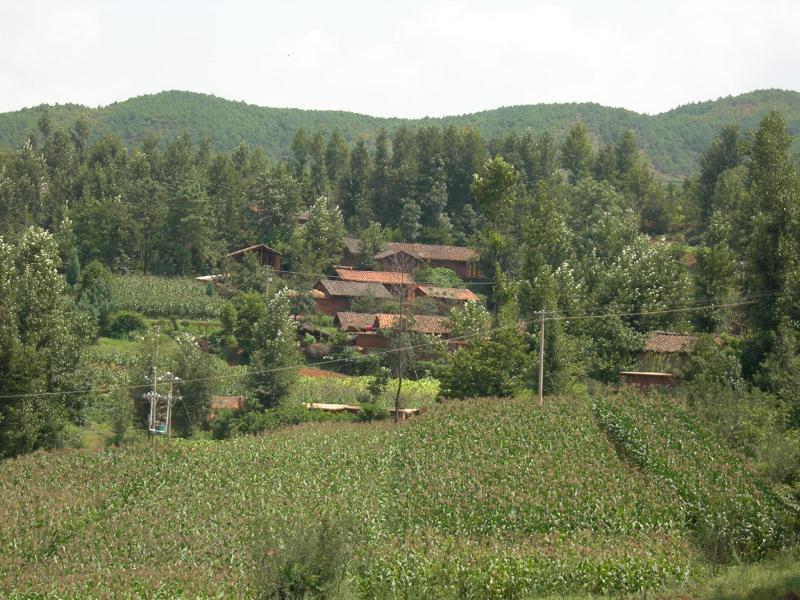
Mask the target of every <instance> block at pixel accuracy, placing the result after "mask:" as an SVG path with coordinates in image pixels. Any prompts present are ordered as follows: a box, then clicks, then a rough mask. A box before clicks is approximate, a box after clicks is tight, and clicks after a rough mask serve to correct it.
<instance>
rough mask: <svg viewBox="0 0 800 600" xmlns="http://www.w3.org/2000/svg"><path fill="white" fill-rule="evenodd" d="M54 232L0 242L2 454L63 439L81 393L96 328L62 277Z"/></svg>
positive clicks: (29, 233)
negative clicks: (80, 371) (84, 358)
mask: <svg viewBox="0 0 800 600" xmlns="http://www.w3.org/2000/svg"><path fill="white" fill-rule="evenodd" d="M59 263H60V261H59V256H58V248H57V245H56V243H55V240H54V239H53V237H52V236H51V235H49V234H48V233H45V232H44V231H42V230H40V229H33V228H31V229H28V230H27V231H26V232H24V233H23V235H22V237H21V238H20V240H19V243H18V244H17V245H16V246H11V245H10V244H7V243H5V242H4V241H3V240H2V238H0V349H1V350H0V396H15V397H8V398H0V456H14V455H17V454H20V453H23V452H30V451H32V450H35V449H36V448H53V447H57V446H59V445H61V443H62V442H63V432H64V426H65V424H66V423H67V422H68V419H69V418H70V417H73V418H77V417H78V415H79V412H80V406H81V400H82V399H81V394H60V392H67V391H71V390H73V389H75V387H76V385H77V383H78V382H77V381H76V378H75V369H76V367H77V365H78V361H79V357H80V349H81V347H82V346H83V345H84V344H85V343H86V342H87V341H88V338H89V335H90V334H91V326H90V323H89V321H88V319H87V318H86V316H85V315H84V314H83V313H82V312H80V311H78V310H77V309H76V307H75V304H74V301H73V300H72V297H71V296H70V294H69V292H68V290H67V287H66V284H65V282H64V279H63V278H62V277H61V276H60V275H58V273H57V270H56V269H57V267H58V266H59Z"/></svg>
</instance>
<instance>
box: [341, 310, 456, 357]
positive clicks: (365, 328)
mask: <svg viewBox="0 0 800 600" xmlns="http://www.w3.org/2000/svg"><path fill="white" fill-rule="evenodd" d="M399 318H400V317H399V316H398V315H392V314H386V313H378V314H374V315H373V314H368V313H353V312H340V313H336V316H335V317H334V319H333V322H334V324H335V325H337V326H338V327H339V329H340V330H341V331H345V332H348V333H352V334H354V345H355V346H356V347H358V348H359V349H361V350H362V351H363V352H368V351H370V350H377V349H382V348H386V347H388V340H387V339H386V337H385V336H384V335H383V333H382V331H384V330H386V329H389V328H391V327H394V326H395V325H397V321H398V319H399ZM410 325H411V331H414V332H417V333H424V334H427V335H435V336H439V337H442V338H444V339H446V338H447V336H448V335H449V334H450V320H449V319H448V318H447V317H439V316H435V315H412V316H411V317H410Z"/></svg>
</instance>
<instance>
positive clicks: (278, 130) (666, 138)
mask: <svg viewBox="0 0 800 600" xmlns="http://www.w3.org/2000/svg"><path fill="white" fill-rule="evenodd" d="M44 110H47V111H49V113H50V115H51V118H52V120H53V122H54V124H55V125H56V126H59V127H67V126H70V125H71V124H72V123H73V122H74V121H75V120H76V119H77V118H78V117H79V116H84V117H86V119H87V121H88V123H89V124H90V125H91V134H92V138H91V140H92V141H95V140H96V139H98V138H99V137H102V136H105V135H113V136H116V137H118V138H119V139H120V140H121V141H122V143H123V145H125V146H127V147H134V146H139V145H141V143H142V142H143V141H144V139H145V138H146V137H147V136H148V135H156V136H158V137H159V138H161V139H162V140H165V141H169V140H171V139H173V138H175V137H177V136H178V135H181V134H182V133H184V132H188V133H189V135H190V137H191V138H192V139H194V140H200V139H203V138H207V139H208V140H209V144H210V146H211V148H212V149H214V150H218V151H226V152H230V151H232V150H234V149H235V148H236V147H238V146H239V144H240V143H242V142H244V143H246V144H248V145H250V146H251V147H253V148H255V147H258V148H262V149H263V150H264V151H265V152H266V153H267V155H268V156H269V157H270V158H272V159H285V158H287V157H288V156H289V152H290V149H291V144H292V140H293V138H294V132H295V131H296V130H297V129H299V128H304V129H306V130H307V131H316V130H318V129H319V130H322V131H323V132H324V133H326V134H330V133H331V132H333V131H334V130H336V129H338V130H340V131H341V133H342V135H343V137H344V138H345V140H346V141H347V143H348V144H353V143H355V141H356V140H357V139H358V138H359V137H364V138H365V139H366V140H367V142H368V143H374V141H375V139H376V138H377V136H378V133H379V132H380V130H381V129H386V130H387V131H388V132H389V133H390V134H392V133H393V132H394V131H395V130H396V129H397V128H399V127H400V126H401V125H404V124H405V125H407V126H410V127H412V128H418V127H422V126H425V125H436V126H438V127H446V126H448V125H454V126H457V127H474V128H476V129H477V131H478V132H479V133H480V134H481V135H482V136H484V137H486V138H498V137H502V136H504V135H506V134H508V133H509V132H511V131H512V130H517V131H519V132H523V131H525V130H527V129H531V130H532V131H533V132H534V134H541V133H542V132H544V131H546V130H547V131H550V132H551V133H552V134H553V136H554V137H555V139H556V141H558V142H560V141H561V140H562V139H563V138H564V137H565V136H566V134H567V132H568V130H569V128H570V126H571V124H572V123H573V122H574V121H576V120H580V121H582V122H583V123H585V124H586V126H587V128H588V130H589V134H590V138H591V140H592V143H593V145H594V146H595V147H596V148H597V147H600V146H602V145H605V144H609V143H613V142H615V141H616V139H617V138H618V137H619V135H620V134H621V133H622V132H623V131H624V130H626V129H631V130H632V131H634V132H635V134H636V138H637V140H638V143H639V145H640V146H641V147H642V148H643V149H644V150H645V151H646V152H647V155H648V157H649V158H650V160H651V163H652V167H653V168H654V169H655V170H656V172H657V173H659V174H660V175H661V176H662V177H666V178H670V177H672V178H675V177H682V176H685V175H688V174H690V173H691V172H693V171H694V170H696V168H697V166H698V160H699V157H700V155H701V153H702V151H703V150H704V149H705V148H706V147H707V146H708V144H709V143H710V142H711V140H712V139H713V137H714V135H715V134H716V132H717V131H718V130H719V129H720V128H721V127H722V126H724V125H728V124H735V125H737V126H739V127H740V128H742V129H752V128H754V127H755V126H756V125H757V124H758V122H759V120H760V119H761V118H762V117H763V116H764V115H765V114H766V113H767V112H768V111H770V110H778V111H780V112H781V113H783V114H784V116H785V118H786V122H787V127H788V129H789V132H790V133H791V134H793V135H796V134H797V133H798V132H800V94H798V93H797V92H790V91H780V90H765V91H755V92H751V93H747V94H742V95H739V96H735V97H727V98H721V99H719V100H714V101H708V102H700V103H695V104H689V105H685V106H681V107H678V108H675V109H674V110H670V111H668V112H665V113H661V114H658V115H653V116H650V115H644V114H638V113H635V112H632V111H629V110H625V109H621V108H608V107H604V106H600V105H598V104H591V103H584V104H549V105H548V104H541V105H534V106H514V107H505V108H499V109H496V110H487V111H483V112H479V113H474V114H468V115H460V116H450V117H443V118H435V119H434V118H425V119H415V120H409V119H396V118H391V119H381V118H375V117H369V116H366V115H359V114H354V113H347V112H336V111H314V110H298V109H288V108H286V109H284V108H262V107H258V106H253V105H249V104H245V103H243V102H232V101H228V100H224V99H222V98H217V97H214V96H208V95H204V94H196V93H190V92H179V91H172V92H163V93H159V94H154V95H148V96H140V97H137V98H132V99H130V100H126V101H124V102H117V103H114V104H111V105H109V106H105V107H99V108H88V107H85V106H79V105H57V106H50V107H48V106H39V107H35V108H30V109H25V110H20V111H16V112H9V113H4V114H0V150H12V149H15V148H17V147H18V146H19V145H20V144H22V143H23V142H24V140H25V139H26V138H27V137H28V136H29V134H30V132H31V131H34V130H35V129H36V122H37V120H38V119H39V116H40V114H41V113H42V112H43V111H44Z"/></svg>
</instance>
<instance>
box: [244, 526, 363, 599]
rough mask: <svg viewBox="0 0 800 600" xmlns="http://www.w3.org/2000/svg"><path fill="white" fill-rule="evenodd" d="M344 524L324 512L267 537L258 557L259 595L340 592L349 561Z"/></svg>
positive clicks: (314, 595) (321, 595) (310, 595)
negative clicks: (314, 520) (312, 519)
mask: <svg viewBox="0 0 800 600" xmlns="http://www.w3.org/2000/svg"><path fill="white" fill-rule="evenodd" d="M344 531H345V528H344V527H342V526H340V525H338V524H336V523H335V522H334V521H333V520H332V519H331V518H330V517H329V516H327V515H323V516H322V517H321V518H320V520H319V521H318V522H315V523H307V524H305V526H303V525H300V526H298V527H287V528H284V529H283V534H282V535H276V536H274V537H273V539H267V540H264V541H265V542H266V543H265V548H264V550H263V551H262V554H261V556H260V557H257V561H258V570H257V573H256V582H255V583H256V588H257V590H258V598H263V599H268V598H275V599H281V600H283V599H285V598H307V599H312V598H330V597H332V596H336V595H338V593H339V591H340V589H341V587H342V583H343V581H344V575H345V571H346V569H347V564H348V561H349V551H348V547H347V544H346V540H345V535H344Z"/></svg>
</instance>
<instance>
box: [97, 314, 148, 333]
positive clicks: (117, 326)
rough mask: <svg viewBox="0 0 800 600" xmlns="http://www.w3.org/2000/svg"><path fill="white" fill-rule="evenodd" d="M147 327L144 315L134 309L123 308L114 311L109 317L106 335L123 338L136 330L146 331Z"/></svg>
mask: <svg viewBox="0 0 800 600" xmlns="http://www.w3.org/2000/svg"><path fill="white" fill-rule="evenodd" d="M145 329H147V321H145V320H144V317H143V316H142V315H141V314H139V313H137V312H133V311H129V310H121V311H119V312H115V313H113V314H112V315H111V316H110V317H109V318H108V326H107V327H106V331H105V333H106V335H108V337H112V338H117V339H123V338H126V337H130V334H131V333H133V332H135V331H144V330H145Z"/></svg>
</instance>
